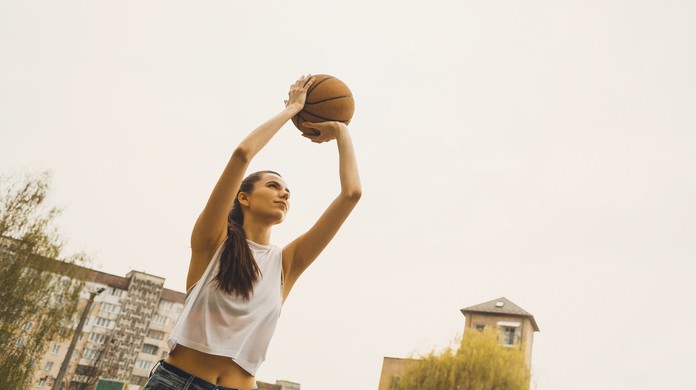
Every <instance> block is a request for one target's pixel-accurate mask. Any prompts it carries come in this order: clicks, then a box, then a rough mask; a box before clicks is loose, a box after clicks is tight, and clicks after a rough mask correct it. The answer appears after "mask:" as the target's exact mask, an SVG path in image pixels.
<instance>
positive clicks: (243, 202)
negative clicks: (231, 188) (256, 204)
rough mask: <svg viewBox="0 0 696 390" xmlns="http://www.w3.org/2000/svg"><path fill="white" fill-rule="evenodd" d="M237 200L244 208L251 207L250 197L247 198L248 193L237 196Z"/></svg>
mask: <svg viewBox="0 0 696 390" xmlns="http://www.w3.org/2000/svg"><path fill="white" fill-rule="evenodd" d="M237 200H238V201H239V204H241V205H242V206H244V207H249V196H247V194H246V192H240V193H239V194H237Z"/></svg>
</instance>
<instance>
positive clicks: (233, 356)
mask: <svg viewBox="0 0 696 390" xmlns="http://www.w3.org/2000/svg"><path fill="white" fill-rule="evenodd" d="M313 82H314V78H312V77H311V75H308V76H303V77H301V78H300V79H299V80H298V81H297V82H296V83H295V84H293V85H292V86H291V88H290V92H289V94H288V95H289V97H288V100H287V101H286V102H285V106H286V107H285V109H284V110H283V111H281V112H280V113H279V114H277V115H276V116H274V117H273V118H271V119H270V120H268V121H267V122H266V123H264V124H262V125H261V126H259V127H258V128H257V129H255V130H254V131H252V132H251V133H250V134H249V135H248V136H247V137H246V138H245V139H244V140H243V141H242V143H241V144H239V146H237V148H236V149H235V150H234V152H233V153H232V157H231V158H230V160H229V162H228V163H227V166H226V167H225V169H224V171H223V172H222V175H221V176H220V179H219V180H218V182H217V184H216V185H215V188H214V189H213V192H212V194H211V195H210V198H209V199H208V203H207V204H206V205H205V208H204V209H203V211H202V212H201V215H200V216H199V217H198V220H197V221H196V224H195V226H194V228H193V232H192V234H191V250H192V255H191V263H190V265H189V270H188V276H187V279H186V289H187V291H188V293H187V294H188V295H187V298H186V305H185V306H184V310H183V311H182V313H181V316H180V317H179V319H178V320H177V323H176V325H175V327H174V329H173V330H172V334H171V336H170V338H169V340H168V344H169V347H170V349H171V352H170V354H169V356H167V358H166V359H165V360H164V361H163V362H161V364H160V365H158V366H157V368H156V369H155V370H154V374H153V375H152V376H151V377H150V380H149V381H148V383H147V384H146V385H145V387H144V389H143V390H159V389H192V390H194V389H195V390H201V389H220V390H225V389H254V388H256V381H255V374H256V370H257V369H258V367H259V365H260V364H261V363H262V362H263V360H264V358H265V354H266V350H267V347H268V344H269V342H270V339H271V336H272V335H273V332H274V330H275V325H276V321H277V319H278V316H279V315H280V308H281V305H282V303H283V302H284V301H285V299H286V298H287V296H288V294H289V293H290V290H291V289H292V287H293V285H294V284H295V282H296V281H297V279H298V278H299V276H300V275H301V274H302V272H303V271H304V270H305V269H306V268H307V267H308V266H309V265H310V264H312V262H313V261H314V259H316V258H317V256H319V254H320V253H321V251H322V250H323V249H324V248H325V247H326V245H328V243H329V241H331V239H332V238H333V237H334V235H335V234H336V232H337V231H338V229H339V228H340V227H341V225H342V224H343V222H344V221H345V220H346V218H347V217H348V215H349V214H350V212H351V211H352V210H353V207H355V205H356V203H357V202H358V200H359V199H360V195H361V185H360V177H359V175H358V168H357V164H356V160H355V154H354V151H353V145H352V141H351V139H350V134H349V133H348V127H347V126H346V125H344V124H342V123H338V122H324V123H306V122H305V126H306V127H308V128H312V129H314V130H315V132H314V133H315V135H307V134H303V136H304V137H306V138H309V139H310V140H311V141H312V142H315V143H323V142H328V141H332V140H335V141H336V144H337V146H338V154H339V175H340V180H341V192H340V194H339V195H338V196H337V197H336V199H335V200H334V201H333V202H332V203H331V205H330V206H329V207H328V208H327V209H326V211H325V212H324V214H323V215H322V216H321V217H320V218H319V220H318V221H317V222H316V223H315V224H314V226H312V228H311V229H309V230H308V231H307V232H306V233H304V234H303V235H301V236H300V237H298V238H297V239H295V240H294V241H292V242H291V243H289V244H288V245H287V246H285V247H284V248H282V249H281V248H279V247H276V246H274V245H271V244H270V239H271V228H272V227H273V225H276V224H279V223H281V222H283V219H284V218H285V215H286V213H287V212H288V209H289V200H290V190H289V189H288V187H287V185H286V183H285V181H284V180H283V179H282V178H281V177H280V175H278V174H277V173H275V172H271V171H263V172H257V173H253V174H251V175H249V176H248V177H247V178H245V179H244V180H242V178H243V177H244V173H245V171H246V169H247V168H248V166H249V162H250V161H251V159H252V158H254V156H256V154H257V153H258V152H259V151H260V150H261V149H262V148H263V147H264V146H265V145H266V144H267V143H268V141H270V140H271V138H272V137H273V136H274V135H275V134H276V133H277V132H278V131H279V130H280V128H281V127H282V126H283V125H284V124H285V123H286V122H287V121H288V120H289V119H290V118H292V117H293V116H295V115H296V114H297V113H298V112H300V111H301V110H302V108H303V107H304V104H305V98H306V96H307V89H308V88H309V87H310V86H311V85H312V83H313Z"/></svg>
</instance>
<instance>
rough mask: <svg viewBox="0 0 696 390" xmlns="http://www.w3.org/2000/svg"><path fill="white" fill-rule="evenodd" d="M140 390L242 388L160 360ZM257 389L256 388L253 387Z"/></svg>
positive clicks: (218, 389)
mask: <svg viewBox="0 0 696 390" xmlns="http://www.w3.org/2000/svg"><path fill="white" fill-rule="evenodd" d="M142 390H242V389H233V388H231V387H223V386H218V385H215V384H213V383H210V382H206V381H204V380H203V379H201V378H198V377H196V376H193V375H191V374H189V373H188V372H186V371H184V370H182V369H180V368H177V367H174V366H172V365H171V364H169V363H167V362H165V361H164V359H162V360H160V361H159V363H158V364H157V365H156V366H155V368H154V369H153V372H152V373H150V379H149V380H148V381H147V383H146V384H145V387H143V389H142ZM253 390H257V389H253Z"/></svg>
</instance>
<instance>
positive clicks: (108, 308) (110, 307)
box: [100, 303, 121, 313]
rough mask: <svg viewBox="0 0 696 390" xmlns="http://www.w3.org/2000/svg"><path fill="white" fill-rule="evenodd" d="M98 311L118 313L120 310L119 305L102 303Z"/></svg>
mask: <svg viewBox="0 0 696 390" xmlns="http://www.w3.org/2000/svg"><path fill="white" fill-rule="evenodd" d="M100 311H102V312H104V313H119V312H120V311H121V306H118V305H112V304H110V303H102V304H101V307H100Z"/></svg>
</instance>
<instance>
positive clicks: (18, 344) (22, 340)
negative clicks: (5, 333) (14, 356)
mask: <svg viewBox="0 0 696 390" xmlns="http://www.w3.org/2000/svg"><path fill="white" fill-rule="evenodd" d="M15 345H16V346H18V347H21V346H23V345H24V337H20V338H18V339H17V342H16V343H15Z"/></svg>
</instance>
